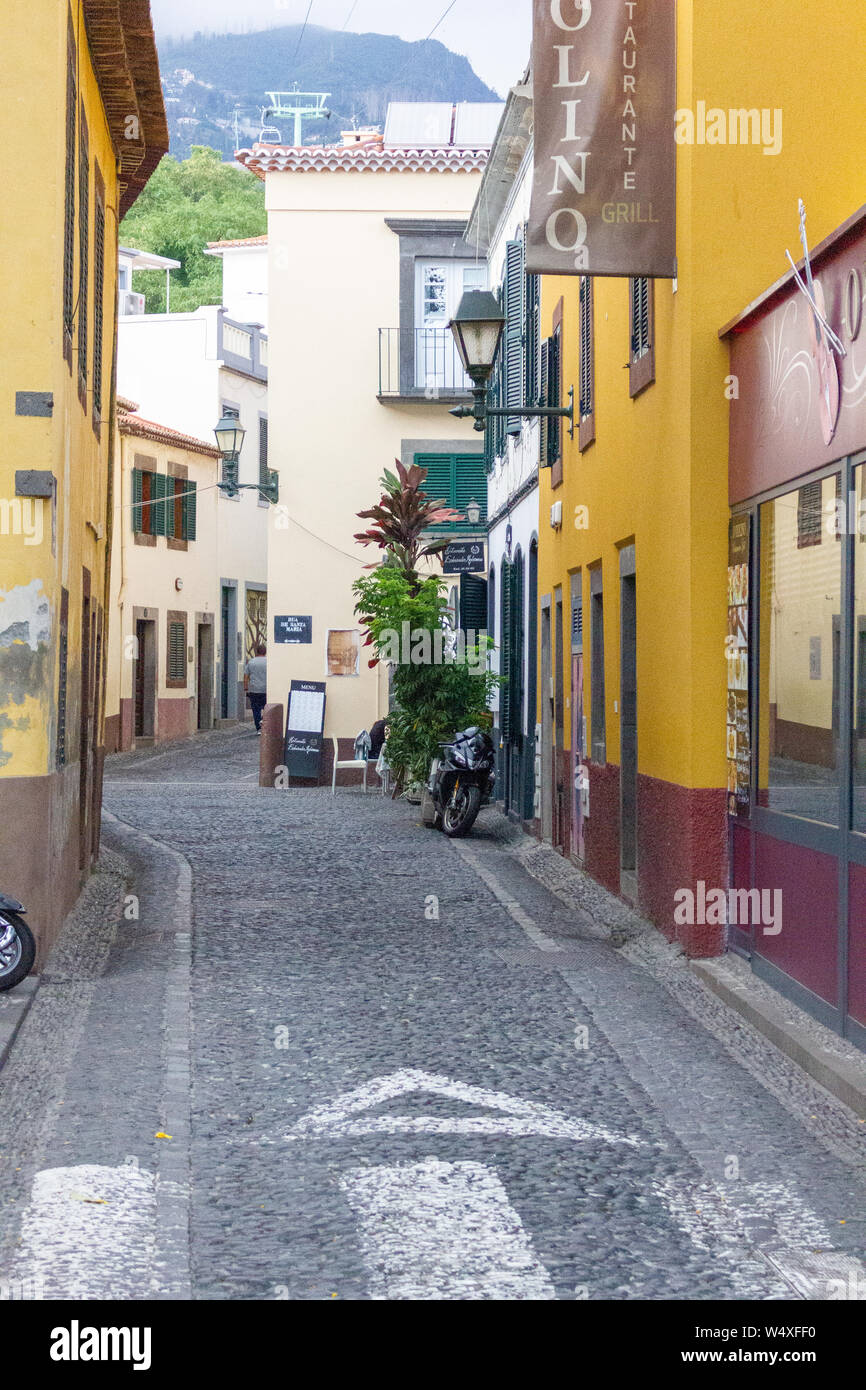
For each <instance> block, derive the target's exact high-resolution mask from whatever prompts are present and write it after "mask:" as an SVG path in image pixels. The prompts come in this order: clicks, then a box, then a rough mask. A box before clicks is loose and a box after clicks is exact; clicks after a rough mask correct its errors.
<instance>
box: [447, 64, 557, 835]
mask: <svg viewBox="0 0 866 1390" xmlns="http://www.w3.org/2000/svg"><path fill="white" fill-rule="evenodd" d="M531 193H532V95H531V88H530V87H529V86H528V85H525V84H524V85H521V86H518V87H515V88H513V89H512V91H511V92H510V94H509V96H508V100H507V103H506V107H505V111H504V113H503V116H502V120H501V122H500V125H499V129H498V131H497V134H496V139H495V141H494V145H493V148H492V150H491V153H490V161H489V163H488V165H487V168H486V170H485V173H484V177H483V179H482V181H481V187H480V189H479V191H478V196H477V198H476V200H475V206H474V208H473V210H472V216H471V218H470V222H469V228H468V231H467V233H466V239H467V241H469V243H470V244H471V245H473V246H477V247H478V248H479V251H480V252H481V253H482V254H485V255H486V256H487V260H488V274H489V277H490V288H491V289H493V290H498V291H499V294H500V296H501V303H502V306H503V309H504V311H505V313H506V315H507V320H508V322H507V326H506V331H505V334H504V335H503V341H502V347H501V349H500V356H499V363H498V368H497V373H496V381H495V385H494V390H493V392H492V396H491V401H492V402H493V403H495V404H496V405H498V406H509V405H514V406H519V405H530V406H531V405H538V404H539V403H540V392H541V343H540V333H539V329H540V277H538V276H535V275H530V276H527V275H526V271H525V230H526V223H527V220H528V218H529V204H530V197H531ZM543 433H544V431H543V430H542V427H541V425H540V423H539V422H538V421H537V420H532V419H529V420H519V419H517V418H515V419H513V420H497V421H495V422H494V421H491V423H490V425H489V427H488V433H487V463H488V468H489V470H490V471H489V474H488V480H487V513H488V527H489V532H488V534H489V560H488V629H489V631H490V635H491V636H492V637H493V638H494V640H495V642H496V654H495V657H494V665H495V668H496V669H498V670H499V671H500V672H501V674H503V675H505V676H506V677H507V684H506V685H504V686H503V688H502V689H501V690H500V691H499V693H498V696H497V697H495V708H496V726H495V734H494V736H495V737H496V738H498V740H499V749H500V764H499V770H500V776H499V779H498V787H499V791H500V794H501V796H502V799H503V803H504V808H505V810H506V811H507V812H508V813H509V814H511V815H513V816H514V817H516V818H518V819H520V820H531V819H533V816H534V797H535V742H536V728H535V709H536V679H537V676H536V672H537V659H538V622H537V608H538V604H537V588H538V467H539V458H540V452H541V446H542V435H543Z"/></svg>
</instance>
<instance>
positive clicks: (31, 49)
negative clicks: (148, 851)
mask: <svg viewBox="0 0 866 1390" xmlns="http://www.w3.org/2000/svg"><path fill="white" fill-rule="evenodd" d="M74 22H75V25H76V26H77V25H78V7H77V6H76V7H75V13H74ZM2 34H3V42H2V45H0V90H2V92H3V101H2V103H0V148H2V149H3V151H4V161H5V164H6V173H5V174H4V180H3V214H2V217H0V322H2V324H3V332H2V334H0V380H2V381H3V383H4V390H3V393H2V396H0V428H2V433H3V438H4V441H5V447H4V450H3V454H2V457H0V498H2V499H4V500H5V501H6V503H7V504H10V505H11V504H12V502H13V499H14V498H15V473H16V470H18V469H28V468H34V469H45V470H48V471H50V472H52V473H53V474H54V476H55V478H56V480H57V505H56V515H55V516H54V517H52V510H53V509H52V504H51V503H50V502H45V503H43V504H42V510H43V527H42V539H41V542H40V543H39V544H28V538H27V537H25V536H23V535H18V536H16V535H10V534H2V535H0V647H6V648H7V650H9V649H11V655H7V656H6V658H5V659H3V660H0V778H4V777H41V776H44V775H46V774H50V773H52V772H53V771H54V744H55V737H56V727H55V717H54V714H55V711H54V700H55V695H56V688H57V669H56V652H57V625H58V618H59V607H60V590H61V587H66V588H67V589H68V591H69V709H68V724H67V727H68V742H67V747H68V761H70V762H72V761H74V760H75V758H76V756H77V741H78V733H77V711H78V704H77V699H78V695H77V692H78V682H79V677H80V639H81V595H82V566H86V567H87V568H88V569H89V570H90V573H91V583H92V593H93V598H94V601H95V602H96V603H98V604H102V602H103V585H104V575H105V555H106V533H107V515H106V499H107V478H108V474H107V467H108V438H109V430H108V426H107V424H106V425H104V426H103V429H102V438H101V440H100V439H98V438H97V435H96V433H95V432H94V429H93V425H92V399H93V397H92V385H93V383H92V378H91V375H90V373H91V369H92V362H93V337H94V324H93V302H94V294H95V292H96V286H95V277H94V272H93V260H92V257H93V247H94V235H93V216H94V207H95V189H94V185H93V176H92V174H91V193H90V254H91V271H90V283H89V365H88V396H87V409H86V412H85V410H84V409H82V406H81V404H80V403H79V399H78V391H77V341H75V340H74V341H73V371H72V372H70V371H69V369H68V367H67V365H66V363H65V361H64V358H63V351H62V347H63V337H62V330H63V324H62V316H63V230H64V170H65V123H66V54H67V6H66V5H65V4H52V5H45V4H39V5H32V4H25V3H24V2H23V0H7V3H6V4H5V5H4V7H3V16H2ZM78 66H79V92H80V96H81V98H82V100H83V105H84V110H85V113H86V119H87V123H88V127H89V144H90V159H91V165H92V164H93V161H94V160H95V161H96V162H98V164H99V168H100V171H101V173H102V177H103V179H104V181H105V188H106V205H107V212H106V250H105V287H104V289H105V293H104V330H103V392H102V394H103V402H104V405H103V410H104V413H105V414H106V415H107V413H108V409H109V404H110V398H111V366H112V337H113V324H114V297H115V292H116V275H117V265H116V253H115V246H116V224H117V217H116V207H117V196H118V195H117V181H116V176H115V156H114V152H113V149H112V146H111V142H110V139H109V132H108V127H107V124H106V120H105V114H104V110H103V106H102V101H101V98H100V95H99V90H98V88H97V85H96V82H95V79H94V75H93V70H92V68H91V64H90V59H89V55H88V50H87V43H86V37H85V36H84V34H83V32H82V35H81V41H80V42H79V43H78ZM76 195H77V185H76ZM76 209H77V196H76ZM76 218H77V212H76ZM77 248H78V236H77V222H76V269H75V283H76V286H77V284H78V250H77ZM17 391H40V392H51V393H53V397H54V410H53V415H52V417H51V418H50V419H48V418H32V417H24V416H17V415H16V414H15V393H16V392H17ZM0 520H2V515H0ZM4 531H8V527H4ZM4 613H5V615H6V618H7V619H9V618H11V619H12V622H11V623H10V622H9V621H4ZM13 624H14V626H13ZM10 629H11V630H12V635H11V636H10ZM4 633H5V634H6V635H5V636H4ZM25 690H26V692H27V694H26V698H22V696H23V695H24V692H25ZM10 726H11V727H10Z"/></svg>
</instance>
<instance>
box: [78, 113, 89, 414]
mask: <svg viewBox="0 0 866 1390" xmlns="http://www.w3.org/2000/svg"><path fill="white" fill-rule="evenodd" d="M78 247H79V252H78V394H79V397H80V399H81V404H82V405H83V406H84V408H85V410H86V409H87V346H88V344H87V334H88V317H87V314H88V297H89V294H90V143H89V137H88V133H87V121H86V119H85V116H84V109H83V107H82V109H81V114H80V119H79V127H78Z"/></svg>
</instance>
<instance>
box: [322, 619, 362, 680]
mask: <svg viewBox="0 0 866 1390" xmlns="http://www.w3.org/2000/svg"><path fill="white" fill-rule="evenodd" d="M360 673H361V634H360V632H357V631H354V630H348V631H347V630H343V629H340V628H331V629H330V630H329V632H328V649H327V663H326V674H327V675H329V676H358V675H360Z"/></svg>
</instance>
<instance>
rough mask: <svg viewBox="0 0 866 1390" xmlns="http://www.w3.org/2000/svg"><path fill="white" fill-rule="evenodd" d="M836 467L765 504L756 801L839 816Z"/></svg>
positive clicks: (829, 819)
mask: <svg viewBox="0 0 866 1390" xmlns="http://www.w3.org/2000/svg"><path fill="white" fill-rule="evenodd" d="M836 496H837V480H836V477H835V476H831V477H829V478H824V479H823V480H822V481H821V482H817V483H810V484H808V485H807V486H806V487H803V488H800V489H798V490H797V491H794V492H790V493H786V494H785V495H784V496H783V497H777V498H775V499H774V500H773V501H771V502H765V503H764V505H763V506H762V507H761V518H760V525H761V539H760V546H761V591H760V651H759V657H758V673H757V674H758V688H759V756H758V788H759V791H758V802H759V805H762V806H766V807H768V808H769V809H770V810H773V811H779V812H782V813H784V814H786V815H790V816H798V817H801V818H803V819H806V820H813V821H820V822H822V823H823V824H825V825H834V826H835V825H838V824H839V792H840V777H841V766H840V756H839V741H840V714H841V712H842V707H843V706H842V699H843V694H842V691H841V689H840V683H841V677H842V663H841V630H842V546H841V545H837V544H836Z"/></svg>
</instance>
